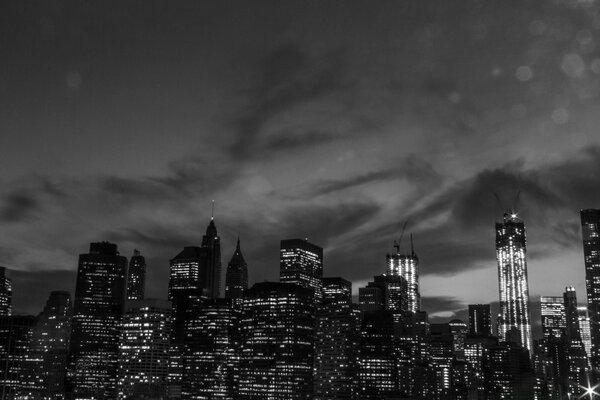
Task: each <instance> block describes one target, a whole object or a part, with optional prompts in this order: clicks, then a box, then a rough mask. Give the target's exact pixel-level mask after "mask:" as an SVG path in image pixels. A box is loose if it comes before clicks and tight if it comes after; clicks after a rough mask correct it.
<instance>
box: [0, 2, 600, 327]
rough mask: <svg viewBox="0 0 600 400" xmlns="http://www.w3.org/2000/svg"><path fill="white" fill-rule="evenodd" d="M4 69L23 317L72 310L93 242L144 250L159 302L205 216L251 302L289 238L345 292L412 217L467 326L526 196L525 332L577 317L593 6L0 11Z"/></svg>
mask: <svg viewBox="0 0 600 400" xmlns="http://www.w3.org/2000/svg"><path fill="white" fill-rule="evenodd" d="M0 60H1V62H0V184H1V185H0V265H4V266H6V267H8V268H10V269H12V270H13V271H12V278H13V280H14V296H13V304H14V308H15V311H16V312H17V313H34V314H36V313H38V312H39V311H40V310H41V308H42V305H43V303H44V301H45V299H46V298H47V296H48V294H49V292H50V291H51V290H55V289H67V290H71V291H73V290H74V285H75V271H76V268H77V256H78V254H79V253H85V252H87V251H88V246H89V242H92V241H101V240H108V241H111V242H114V243H117V244H118V245H119V250H120V252H121V254H122V255H125V256H127V257H130V256H131V254H132V252H133V249H134V248H138V249H139V250H140V251H141V252H142V254H143V255H145V256H146V259H147V262H148V274H149V281H148V282H147V294H148V295H149V296H154V297H166V291H167V280H168V273H169V259H170V258H172V257H174V256H175V255H176V254H177V253H178V252H179V251H180V249H181V248H182V247H183V246H185V245H199V243H200V240H201V237H202V234H203V233H204V231H205V229H206V225H207V224H208V222H209V220H210V216H211V201H212V200H213V199H214V200H215V204H216V205H215V222H216V225H217V229H218V231H219V235H220V236H221V241H222V253H223V264H224V267H225V266H226V264H227V262H228V261H229V258H230V257H231V255H232V254H233V251H234V248H235V238H236V236H237V235H239V236H240V238H241V244H242V251H243V253H244V256H245V258H246V261H247V262H248V264H249V276H250V281H251V283H253V282H257V281H263V280H276V279H278V275H279V263H278V256H279V240H281V239H283V238H295V237H302V238H308V239H309V240H310V241H311V242H313V243H315V244H318V245H321V246H323V247H324V249H325V267H324V274H325V276H343V277H345V278H347V279H349V280H351V281H352V282H353V283H354V290H355V291H356V290H357V288H358V287H359V286H360V285H363V284H364V283H365V282H366V281H367V280H370V279H371V278H372V276H373V275H377V274H381V273H383V272H384V271H385V255H386V253H387V252H388V251H391V250H392V244H393V241H394V239H397V238H398V237H399V236H400V232H401V230H402V226H403V224H404V222H405V221H408V227H407V232H409V231H410V232H413V233H414V241H415V250H416V252H417V254H418V256H419V258H420V261H421V281H420V282H421V293H422V295H423V296H424V300H423V308H424V309H425V310H427V311H429V312H430V313H431V314H432V316H433V317H434V320H436V319H437V320H441V319H449V318H452V317H454V316H463V317H464V309H465V308H466V305H467V304H469V303H490V302H495V301H497V300H498V283H497V265H496V259H495V247H494V238H495V232H494V221H495V220H496V219H497V218H500V217H501V216H502V212H503V210H504V209H506V208H508V207H510V206H511V205H512V204H513V202H514V200H515V197H516V195H517V193H518V192H519V191H520V196H519V197H518V201H517V210H518V212H519V215H520V217H522V218H523V219H524V220H525V223H526V226H527V234H528V236H527V239H528V270H529V286H530V296H531V300H532V308H533V309H534V311H533V314H534V318H536V317H535V315H537V314H539V310H538V311H537V312H536V310H535V309H536V308H537V307H539V306H538V305H537V304H538V302H539V296H540V295H561V294H562V292H563V290H564V287H565V286H566V285H573V286H575V287H576V289H577V293H578V298H579V301H580V303H582V302H583V301H584V299H585V285H584V265H583V255H582V245H581V234H580V231H581V228H580V223H579V210H580V209H581V208H598V207H600V187H599V185H600V132H599V131H600V129H599V126H600V102H599V100H600V97H599V96H600V9H599V7H598V5H597V4H596V2H595V1H593V0H587V1H574V0H573V1H559V0H549V1H539V0H532V1H523V0H518V1H517V0H494V1H490V0H478V1H474V0H473V1H470V0H460V1H448V0H425V1H417V0H405V1H393V2H388V1H378V2H376V3H375V2H369V1H360V2H351V1H325V2H323V1H308V2H307V1H252V2H249V1H239V2H233V1H224V2H217V1H214V2H209V1H174V2H171V1H165V2H155V1H115V2H113V1H101V2H98V1H97V2H87V1H51V2H48V1H26V2H22V1H10V0H9V1H3V2H1V3H0ZM494 192H496V193H497V194H498V195H499V197H500V201H498V200H497V199H496V198H495V196H494ZM402 246H403V248H404V249H405V250H408V241H407V240H406V236H405V239H404V241H403V244H402ZM223 270H225V268H223ZM435 317H437V318H435Z"/></svg>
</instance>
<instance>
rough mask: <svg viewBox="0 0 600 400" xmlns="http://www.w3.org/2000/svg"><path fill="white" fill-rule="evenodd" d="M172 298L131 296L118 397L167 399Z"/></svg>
mask: <svg viewBox="0 0 600 400" xmlns="http://www.w3.org/2000/svg"><path fill="white" fill-rule="evenodd" d="M171 315H172V307H171V302H170V301H167V300H157V299H145V300H128V301H127V302H126V303H125V310H124V313H123V324H122V326H123V327H122V333H121V340H120V344H119V377H118V399H137V398H152V399H167V396H168V380H167V379H168V369H169V346H170V335H171V328H172V326H171Z"/></svg>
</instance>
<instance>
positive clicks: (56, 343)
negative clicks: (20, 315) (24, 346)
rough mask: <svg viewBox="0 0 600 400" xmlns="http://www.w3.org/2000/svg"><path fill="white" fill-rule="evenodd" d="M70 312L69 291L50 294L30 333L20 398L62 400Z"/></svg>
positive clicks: (69, 330) (69, 332)
mask: <svg viewBox="0 0 600 400" xmlns="http://www.w3.org/2000/svg"><path fill="white" fill-rule="evenodd" d="M71 313H72V303H71V295H70V294H69V292H64V291H54V292H52V293H50V297H49V298H48V301H47V302H46V306H45V307H44V310H43V311H42V312H41V313H40V315H38V317H37V322H36V324H35V326H34V327H33V330H32V335H31V341H30V345H29V349H28V352H27V357H26V367H25V376H24V377H23V378H22V381H23V382H26V383H27V390H26V393H22V398H30V399H46V400H50V399H55V400H62V399H64V395H65V389H66V388H65V380H66V372H67V355H68V351H69V338H70V335H71Z"/></svg>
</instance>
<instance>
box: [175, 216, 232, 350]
mask: <svg viewBox="0 0 600 400" xmlns="http://www.w3.org/2000/svg"><path fill="white" fill-rule="evenodd" d="M220 243H221V241H220V238H219V236H218V235H217V228H216V226H215V221H214V219H212V218H211V220H210V223H209V224H208V227H207V228H206V234H205V235H204V236H202V244H201V246H200V247H198V246H186V247H184V248H183V250H182V251H181V252H179V254H177V255H176V256H175V257H174V258H173V259H171V267H170V277H169V300H171V301H172V302H173V307H174V308H175V315H174V337H175V339H176V340H178V341H183V335H184V332H183V331H184V326H185V319H186V313H187V312H188V309H189V306H190V305H189V301H190V299H191V298H194V297H202V298H216V297H219V286H220V283H221V244H220Z"/></svg>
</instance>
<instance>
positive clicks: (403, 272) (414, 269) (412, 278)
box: [386, 235, 421, 313]
mask: <svg viewBox="0 0 600 400" xmlns="http://www.w3.org/2000/svg"><path fill="white" fill-rule="evenodd" d="M386 259H387V272H386V275H389V276H400V277H402V278H404V279H405V280H406V282H407V284H408V310H409V311H411V312H413V313H414V312H417V311H419V310H420V309H421V294H420V292H419V258H418V257H417V255H416V254H415V249H414V246H413V241H412V235H411V237H410V253H403V252H401V251H400V244H399V243H397V242H395V243H394V253H393V254H387V256H386Z"/></svg>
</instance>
